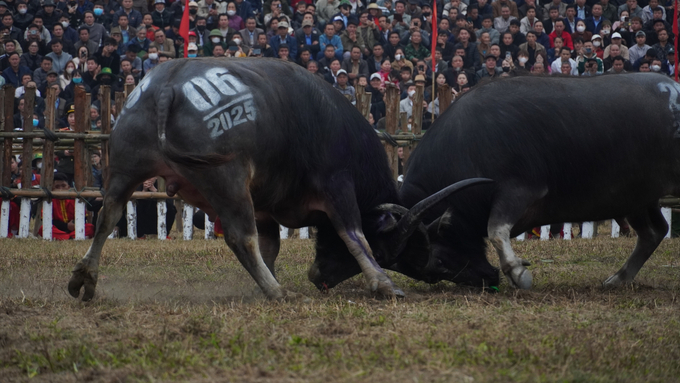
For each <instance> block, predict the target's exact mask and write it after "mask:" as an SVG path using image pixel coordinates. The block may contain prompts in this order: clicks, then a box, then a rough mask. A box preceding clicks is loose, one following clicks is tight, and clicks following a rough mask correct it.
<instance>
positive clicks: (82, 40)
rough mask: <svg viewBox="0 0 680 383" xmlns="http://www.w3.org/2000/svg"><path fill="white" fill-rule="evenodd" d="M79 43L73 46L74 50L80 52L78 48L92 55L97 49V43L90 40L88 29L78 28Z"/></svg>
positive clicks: (85, 27)
mask: <svg viewBox="0 0 680 383" xmlns="http://www.w3.org/2000/svg"><path fill="white" fill-rule="evenodd" d="M78 37H79V41H78V42H77V43H75V44H74V46H75V48H76V49H78V50H80V47H85V48H87V51H88V52H89V53H91V54H94V52H96V51H97V50H98V49H99V43H98V42H95V41H92V40H90V28H89V27H87V26H81V27H79V28H78Z"/></svg>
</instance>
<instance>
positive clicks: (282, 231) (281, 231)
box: [279, 225, 288, 239]
mask: <svg viewBox="0 0 680 383" xmlns="http://www.w3.org/2000/svg"><path fill="white" fill-rule="evenodd" d="M279 235H280V236H281V239H288V228H287V227H285V226H281V225H279Z"/></svg>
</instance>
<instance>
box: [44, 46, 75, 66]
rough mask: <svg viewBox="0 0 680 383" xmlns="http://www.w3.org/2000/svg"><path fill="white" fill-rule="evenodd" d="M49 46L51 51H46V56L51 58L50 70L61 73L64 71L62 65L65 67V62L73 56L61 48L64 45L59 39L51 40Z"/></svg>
mask: <svg viewBox="0 0 680 383" xmlns="http://www.w3.org/2000/svg"><path fill="white" fill-rule="evenodd" d="M50 46H51V47H52V52H51V53H48V54H47V56H46V57H49V58H51V59H52V70H54V71H56V72H57V73H59V74H61V73H62V72H63V71H64V67H66V63H67V62H69V61H71V60H72V59H73V57H72V56H71V55H70V54H68V53H66V52H64V51H63V50H62V49H63V47H64V45H63V44H62V42H61V40H56V39H55V40H52V41H51V42H50Z"/></svg>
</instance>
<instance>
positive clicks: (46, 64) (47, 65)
mask: <svg viewBox="0 0 680 383" xmlns="http://www.w3.org/2000/svg"><path fill="white" fill-rule="evenodd" d="M51 70H52V59H51V58H50V57H43V59H42V61H41V62H40V68H38V69H36V70H34V71H33V81H35V83H36V84H42V83H43V82H44V81H45V79H46V78H47V73H48V72H50V71H51Z"/></svg>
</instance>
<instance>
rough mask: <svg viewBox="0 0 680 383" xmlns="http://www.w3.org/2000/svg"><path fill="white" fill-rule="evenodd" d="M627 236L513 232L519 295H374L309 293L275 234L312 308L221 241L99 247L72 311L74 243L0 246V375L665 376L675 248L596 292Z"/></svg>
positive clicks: (306, 248) (301, 258)
mask: <svg viewBox="0 0 680 383" xmlns="http://www.w3.org/2000/svg"><path fill="white" fill-rule="evenodd" d="M634 241H635V240H634V239H632V238H620V239H610V238H604V237H599V238H597V239H594V240H573V241H560V240H555V241H548V242H540V241H530V242H516V243H515V244H514V246H515V249H516V251H517V252H518V254H520V255H521V256H523V257H525V258H527V259H528V260H530V261H531V262H532V263H533V265H532V266H531V267H530V269H531V270H532V272H533V275H534V288H533V289H532V290H531V291H515V290H513V289H511V288H509V287H508V285H507V284H506V282H505V281H503V284H502V285H501V286H500V292H499V293H496V294H489V293H485V292H481V291H479V290H474V289H469V288H464V287H458V286H455V285H453V284H450V283H440V284H437V285H434V286H430V285H426V284H423V283H419V282H415V281H412V280H410V279H408V278H406V277H403V276H401V275H398V274H394V273H392V274H391V275H392V277H393V278H394V280H395V282H396V283H397V284H398V285H399V286H401V287H402V288H403V289H404V291H405V292H406V293H407V295H408V296H407V298H405V299H401V300H394V301H389V300H388V301H380V300H376V299H374V298H373V297H372V296H371V295H370V294H368V293H367V292H366V289H365V286H364V284H363V279H361V278H356V277H355V278H353V279H352V280H350V281H347V282H345V283H343V284H341V285H340V286H338V287H336V288H335V289H332V290H331V291H330V292H329V293H328V294H322V293H320V292H319V291H317V290H316V289H315V288H314V287H313V286H312V285H311V284H310V283H309V282H308V281H307V278H306V272H307V268H308V266H309V264H310V263H311V262H312V259H313V242H312V241H309V240H286V241H283V245H282V251H281V254H280V256H279V260H278V263H277V272H278V277H279V280H280V281H281V283H282V284H283V285H284V286H285V287H286V288H288V289H290V290H293V291H295V292H300V293H303V294H305V295H306V296H307V297H309V298H311V301H310V302H306V303H300V302H288V303H287V302H283V303H281V302H269V301H266V300H265V299H264V298H263V295H262V294H261V293H260V292H259V290H258V289H257V286H256V285H255V283H254V282H253V281H252V279H251V278H250V276H249V275H247V273H246V272H245V271H244V270H243V269H242V267H241V266H240V264H239V263H238V261H237V260H236V258H235V257H234V256H233V254H232V253H231V251H230V250H229V249H228V248H227V247H226V245H225V244H224V242H223V241H205V240H202V239H199V240H194V241H191V242H184V241H181V240H172V241H164V242H161V241H158V240H138V241H134V242H133V241H129V240H115V241H109V242H108V243H107V245H106V247H105V249H104V255H103V257H102V265H101V268H100V279H99V285H98V287H97V288H98V294H97V295H96V297H95V299H94V300H93V301H92V302H90V303H82V302H80V301H77V300H75V299H73V298H71V297H70V296H69V295H68V293H67V291H66V284H67V281H68V279H69V277H70V269H71V268H72V267H73V265H74V264H75V262H76V260H77V259H79V258H80V257H82V255H83V254H84V253H85V251H86V249H87V247H88V246H89V241H84V242H73V241H70V242H60V243H48V242H43V241H42V240H36V239H31V240H16V239H13V240H0V381H2V382H23V381H35V382H81V381H91V382H137V381H141V382H147V381H149V382H153V381H192V382H223V381H224V382H227V381H233V382H298V381H309V382H324V383H326V382H629V381H630V382H674V381H680V302H678V298H679V295H680V257H679V254H680V241H679V240H665V241H664V242H663V244H662V245H661V247H660V248H659V249H658V250H657V251H656V253H655V254H654V256H653V257H652V258H651V259H650V261H649V262H648V263H647V264H646V266H645V267H644V268H643V269H642V271H641V273H640V275H639V276H638V278H637V283H636V284H634V285H630V286H627V287H624V288H621V289H618V290H612V291H606V290H603V289H602V288H601V287H600V286H601V282H602V281H603V280H604V279H606V278H607V277H608V276H609V275H611V274H612V273H614V272H615V271H616V270H618V268H619V267H620V266H621V265H622V264H623V262H624V261H625V259H626V257H627V256H628V254H629V253H630V251H631V250H632V248H633V246H634ZM489 255H490V259H491V260H492V262H493V263H496V264H497V256H496V255H495V253H491V252H490V253H489Z"/></svg>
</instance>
